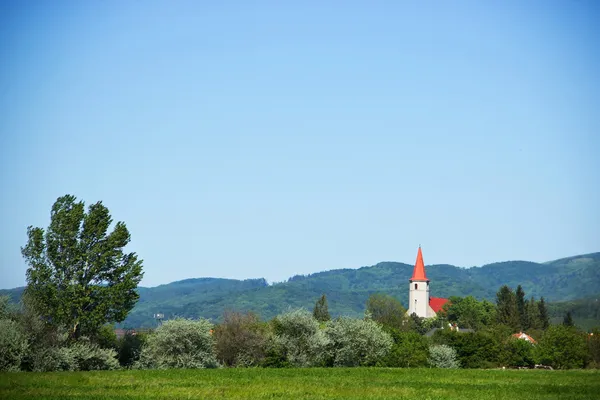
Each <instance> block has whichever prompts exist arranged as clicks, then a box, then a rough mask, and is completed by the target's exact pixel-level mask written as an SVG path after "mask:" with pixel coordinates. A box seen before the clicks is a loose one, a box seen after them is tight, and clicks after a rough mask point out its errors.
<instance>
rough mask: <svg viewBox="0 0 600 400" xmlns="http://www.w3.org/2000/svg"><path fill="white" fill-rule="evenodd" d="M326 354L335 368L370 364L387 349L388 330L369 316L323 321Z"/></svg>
mask: <svg viewBox="0 0 600 400" xmlns="http://www.w3.org/2000/svg"><path fill="white" fill-rule="evenodd" d="M325 334H326V335H327V338H328V339H329V343H328V345H327V353H328V357H329V359H330V364H331V365H333V366H335V367H359V366H373V365H375V364H376V363H377V362H378V361H379V360H381V359H383V358H384V357H385V356H386V355H387V354H388V352H389V351H390V349H391V347H392V344H393V341H392V338H391V337H390V335H389V334H388V333H386V332H385V331H383V330H382V329H381V326H379V325H378V324H377V323H376V322H375V321H373V320H370V319H354V318H348V317H340V318H336V319H335V320H332V321H330V322H328V323H327V327H326V328H325Z"/></svg>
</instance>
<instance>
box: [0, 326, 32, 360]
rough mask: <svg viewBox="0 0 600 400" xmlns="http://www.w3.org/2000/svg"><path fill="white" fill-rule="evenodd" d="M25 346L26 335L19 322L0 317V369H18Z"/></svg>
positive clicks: (25, 349) (26, 346)
mask: <svg viewBox="0 0 600 400" xmlns="http://www.w3.org/2000/svg"><path fill="white" fill-rule="evenodd" d="M27 348H28V345H27V337H26V336H25V335H24V334H23V332H22V331H21V328H20V327H19V324H18V323H17V322H15V321H12V320H10V319H0V371H19V370H20V369H21V361H22V360H23V358H24V357H25V355H26V352H27Z"/></svg>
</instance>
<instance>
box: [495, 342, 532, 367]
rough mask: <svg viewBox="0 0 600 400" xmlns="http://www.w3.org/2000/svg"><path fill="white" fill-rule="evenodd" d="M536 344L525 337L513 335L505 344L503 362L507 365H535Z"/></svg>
mask: <svg viewBox="0 0 600 400" xmlns="http://www.w3.org/2000/svg"><path fill="white" fill-rule="evenodd" d="M533 346H534V345H533V344H531V343H529V342H528V341H526V340H523V339H517V338H513V337H511V338H510V339H508V341H506V343H505V344H504V352H503V357H502V363H503V364H504V365H506V366H507V367H533V366H534V365H535V358H534V347H533Z"/></svg>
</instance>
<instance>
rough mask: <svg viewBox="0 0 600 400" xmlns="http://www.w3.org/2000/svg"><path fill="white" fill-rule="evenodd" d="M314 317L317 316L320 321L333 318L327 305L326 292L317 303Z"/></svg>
mask: <svg viewBox="0 0 600 400" xmlns="http://www.w3.org/2000/svg"><path fill="white" fill-rule="evenodd" d="M313 317H315V319H316V320H317V321H319V322H326V321H329V320H330V319H331V316H330V315H329V307H328V306H327V296H325V294H323V295H322V296H321V298H320V299H319V300H317V302H316V303H315V308H314V310H313Z"/></svg>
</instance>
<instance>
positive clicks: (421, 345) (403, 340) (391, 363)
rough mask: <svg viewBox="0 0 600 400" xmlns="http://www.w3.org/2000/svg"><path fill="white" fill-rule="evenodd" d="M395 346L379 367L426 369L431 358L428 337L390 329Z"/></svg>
mask: <svg viewBox="0 0 600 400" xmlns="http://www.w3.org/2000/svg"><path fill="white" fill-rule="evenodd" d="M387 331H388V333H390V335H391V336H392V340H393V341H394V344H393V345H392V349H391V350H390V352H389V353H388V355H387V356H386V357H385V358H383V359H382V360H381V362H380V364H379V365H381V366H383V367H402V368H410V367H424V366H426V365H427V357H428V356H429V344H428V340H427V338H426V337H424V336H421V335H419V334H418V333H416V332H402V331H399V330H397V329H388V330H387Z"/></svg>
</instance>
